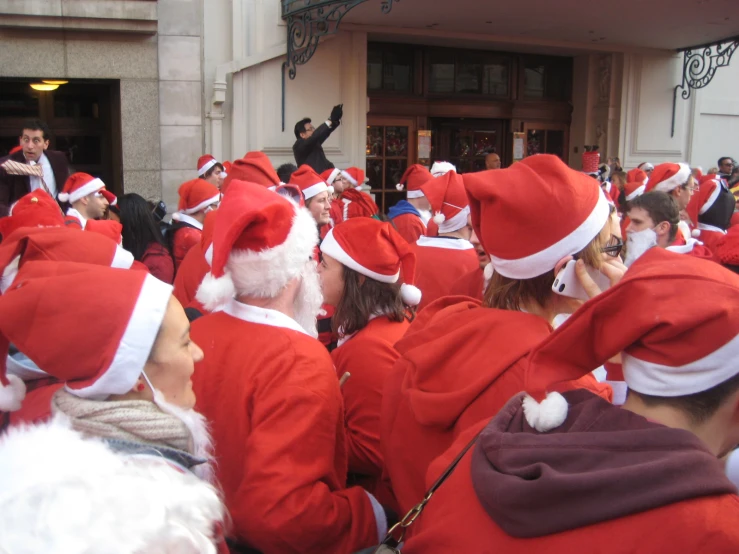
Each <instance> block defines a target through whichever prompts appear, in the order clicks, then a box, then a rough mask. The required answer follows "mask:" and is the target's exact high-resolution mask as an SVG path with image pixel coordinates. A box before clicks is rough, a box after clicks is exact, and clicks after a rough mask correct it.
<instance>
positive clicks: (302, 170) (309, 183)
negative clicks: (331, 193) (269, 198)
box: [289, 164, 333, 200]
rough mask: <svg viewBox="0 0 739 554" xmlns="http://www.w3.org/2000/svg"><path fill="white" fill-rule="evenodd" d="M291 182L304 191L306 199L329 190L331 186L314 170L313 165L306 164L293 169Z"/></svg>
mask: <svg viewBox="0 0 739 554" xmlns="http://www.w3.org/2000/svg"><path fill="white" fill-rule="evenodd" d="M289 184H290V185H296V186H297V187H298V188H300V191H301V192H302V193H303V198H305V199H306V200H310V199H311V198H313V197H314V196H316V195H317V194H321V193H322V192H324V191H327V190H329V186H328V185H327V184H326V182H325V181H324V180H323V179H322V178H321V176H320V175H319V174H318V173H316V172H315V171H313V168H312V167H311V166H309V165H305V164H303V165H301V166H300V167H299V168H298V169H296V170H295V171H293V174H292V175H291V176H290V183H289ZM331 190H333V189H331Z"/></svg>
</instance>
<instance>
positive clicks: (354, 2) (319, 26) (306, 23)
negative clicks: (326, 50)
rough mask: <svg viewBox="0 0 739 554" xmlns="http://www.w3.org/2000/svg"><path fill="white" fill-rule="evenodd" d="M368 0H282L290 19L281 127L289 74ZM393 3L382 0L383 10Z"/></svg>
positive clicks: (284, 9) (390, 0)
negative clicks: (350, 13)
mask: <svg viewBox="0 0 739 554" xmlns="http://www.w3.org/2000/svg"><path fill="white" fill-rule="evenodd" d="M366 1H367V0H282V19H283V20H285V21H286V22H287V61H285V62H284V63H283V64H282V130H283V131H284V130H285V96H286V93H285V89H286V77H285V73H286V72H287V74H288V75H289V76H290V79H291V80H292V79H295V76H296V75H297V66H299V65H304V64H306V63H307V62H308V60H310V59H311V58H312V57H313V54H315V52H316V48H318V43H319V41H320V40H321V38H322V37H325V36H327V35H333V34H335V33H336V32H337V31H338V30H339V23H341V20H342V18H343V17H344V16H345V15H346V14H347V12H349V10H351V9H352V8H355V7H356V6H358V5H359V4H363V3H364V2H366ZM393 2H400V0H382V13H385V14H387V13H390V11H391V10H392V8H393Z"/></svg>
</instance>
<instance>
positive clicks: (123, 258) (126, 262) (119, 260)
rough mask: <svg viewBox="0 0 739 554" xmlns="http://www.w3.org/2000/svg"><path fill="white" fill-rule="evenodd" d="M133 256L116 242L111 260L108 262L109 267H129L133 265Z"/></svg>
mask: <svg viewBox="0 0 739 554" xmlns="http://www.w3.org/2000/svg"><path fill="white" fill-rule="evenodd" d="M133 262H134V257H133V254H131V253H130V252H129V251H128V250H126V249H125V248H123V247H122V246H121V245H119V244H117V245H116V247H115V254H113V261H112V262H111V263H110V267H118V268H120V269H130V267H131V266H132V265H133Z"/></svg>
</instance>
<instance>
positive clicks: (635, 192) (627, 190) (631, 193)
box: [624, 172, 647, 202]
mask: <svg viewBox="0 0 739 554" xmlns="http://www.w3.org/2000/svg"><path fill="white" fill-rule="evenodd" d="M642 173H643V172H642ZM645 175H646V174H645ZM646 188H647V185H645V184H644V183H643V182H642V181H635V182H628V183H626V184H625V185H624V194H625V195H626V201H627V202H628V201H629V200H633V199H634V198H636V197H637V196H641V195H642V194H644V191H645V190H646Z"/></svg>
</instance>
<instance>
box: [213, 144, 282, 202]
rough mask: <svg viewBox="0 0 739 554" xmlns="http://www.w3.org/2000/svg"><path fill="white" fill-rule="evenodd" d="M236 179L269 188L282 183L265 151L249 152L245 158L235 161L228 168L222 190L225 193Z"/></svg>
mask: <svg viewBox="0 0 739 554" xmlns="http://www.w3.org/2000/svg"><path fill="white" fill-rule="evenodd" d="M234 180H237V181H245V182H247V183H255V184H257V185H262V186H263V187H268V188H270V187H271V188H274V187H276V186H277V185H279V184H280V178H279V177H278V176H277V172H276V171H275V168H274V167H272V162H270V161H269V158H268V157H267V154H265V153H264V152H247V153H246V155H244V157H243V158H241V159H240V160H236V161H234V162H233V163H232V164H231V167H230V169H229V170H228V177H226V178H225V179H224V181H223V184H222V185H221V191H223V192H224V193H225V192H226V189H227V188H228V185H229V184H230V183H231V181H234Z"/></svg>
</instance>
